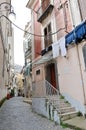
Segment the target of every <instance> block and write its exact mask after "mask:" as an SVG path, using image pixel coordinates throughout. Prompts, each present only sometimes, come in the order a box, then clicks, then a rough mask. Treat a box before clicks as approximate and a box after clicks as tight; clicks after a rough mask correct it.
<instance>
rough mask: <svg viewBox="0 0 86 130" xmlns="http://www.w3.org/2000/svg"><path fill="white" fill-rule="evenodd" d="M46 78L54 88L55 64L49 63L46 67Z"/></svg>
mask: <svg viewBox="0 0 86 130" xmlns="http://www.w3.org/2000/svg"><path fill="white" fill-rule="evenodd" d="M46 80H47V81H48V82H49V83H50V84H52V85H53V86H54V87H55V88H56V75H55V64H54V63H51V64H49V65H48V66H47V68H46Z"/></svg>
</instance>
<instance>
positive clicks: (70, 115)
mask: <svg viewBox="0 0 86 130" xmlns="http://www.w3.org/2000/svg"><path fill="white" fill-rule="evenodd" d="M59 115H60V117H61V120H62V121H64V120H68V119H71V118H73V117H76V116H77V111H73V112H67V113H62V114H59Z"/></svg>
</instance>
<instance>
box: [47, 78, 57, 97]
mask: <svg viewBox="0 0 86 130" xmlns="http://www.w3.org/2000/svg"><path fill="white" fill-rule="evenodd" d="M45 84H46V92H47V91H48V90H50V91H51V93H48V92H47V94H51V95H56V94H57V95H59V91H58V89H56V88H55V87H54V86H53V85H52V84H50V83H49V82H48V81H47V80H45ZM47 87H48V88H47Z"/></svg>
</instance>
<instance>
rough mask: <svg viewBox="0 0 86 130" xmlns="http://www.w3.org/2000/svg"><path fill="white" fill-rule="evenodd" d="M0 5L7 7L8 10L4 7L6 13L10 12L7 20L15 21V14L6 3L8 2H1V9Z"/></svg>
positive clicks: (11, 7)
mask: <svg viewBox="0 0 86 130" xmlns="http://www.w3.org/2000/svg"><path fill="white" fill-rule="evenodd" d="M2 5H9V7H10V8H9V9H8V7H7V6H5V9H7V10H8V11H10V12H9V19H10V20H11V21H14V20H15V19H16V14H15V13H14V8H13V6H12V5H11V4H10V3H8V2H3V3H0V9H1V6H2Z"/></svg>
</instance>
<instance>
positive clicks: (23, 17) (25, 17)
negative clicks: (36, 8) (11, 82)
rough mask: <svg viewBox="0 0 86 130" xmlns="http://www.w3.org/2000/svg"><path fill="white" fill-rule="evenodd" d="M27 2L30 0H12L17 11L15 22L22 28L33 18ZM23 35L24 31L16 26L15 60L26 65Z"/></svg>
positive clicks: (16, 62)
mask: <svg viewBox="0 0 86 130" xmlns="http://www.w3.org/2000/svg"><path fill="white" fill-rule="evenodd" d="M27 2H28V0H12V6H13V7H14V12H15V13H16V20H15V24H16V25H18V26H19V27H20V28H22V29H24V28H25V25H26V24H27V22H29V21H30V19H31V17H30V10H29V9H28V8H26V4H27ZM23 35H24V32H23V31H21V30H19V29H18V28H16V27H15V26H14V62H15V64H18V65H21V66H23V65H24V53H23Z"/></svg>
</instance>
